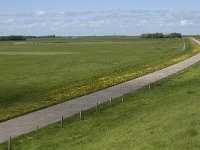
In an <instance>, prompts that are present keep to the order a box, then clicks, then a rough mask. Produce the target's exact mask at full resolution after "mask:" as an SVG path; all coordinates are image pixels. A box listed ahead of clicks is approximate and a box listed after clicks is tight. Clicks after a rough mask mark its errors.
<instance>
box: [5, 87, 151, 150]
mask: <svg viewBox="0 0 200 150" xmlns="http://www.w3.org/2000/svg"><path fill="white" fill-rule="evenodd" d="M148 88H149V90H151V84H149V86H148ZM112 101H113V98H112V97H110V100H109V102H110V107H111V106H112ZM121 102H124V96H122V99H121ZM98 111H99V103H97V104H96V112H98ZM79 118H80V120H82V118H83V111H82V110H80V112H79ZM60 127H61V128H63V127H64V116H62V117H61V120H60ZM35 132H36V134H35V137H36V139H38V138H39V126H38V125H37V127H36V131H35ZM11 141H12V137H11V136H10V137H9V140H8V150H11Z"/></svg>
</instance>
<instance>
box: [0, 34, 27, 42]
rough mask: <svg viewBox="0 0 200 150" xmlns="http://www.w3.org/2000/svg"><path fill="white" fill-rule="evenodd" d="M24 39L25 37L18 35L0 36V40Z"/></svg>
mask: <svg viewBox="0 0 200 150" xmlns="http://www.w3.org/2000/svg"><path fill="white" fill-rule="evenodd" d="M24 40H26V37H25V36H20V35H10V36H0V41H24Z"/></svg>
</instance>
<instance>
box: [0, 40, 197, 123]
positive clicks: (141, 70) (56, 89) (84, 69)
mask: <svg viewBox="0 0 200 150" xmlns="http://www.w3.org/2000/svg"><path fill="white" fill-rule="evenodd" d="M84 39H85V40H84ZM190 44H191V41H188V45H187V46H188V48H187V51H185V52H183V51H182V50H181V49H182V46H183V41H182V40H179V39H164V40H163V39H139V38H137V37H114V38H113V39H112V38H111V37H107V38H105V39H104V38H103V37H99V38H98V37H94V38H92V39H91V37H84V38H83V37H79V38H70V40H69V38H56V39H40V40H38V39H31V40H28V41H20V42H19V41H18V42H0V71H1V76H0V83H1V84H0V121H3V120H7V119H9V118H13V117H16V116H19V115H21V114H25V113H27V112H30V111H34V110H37V109H40V108H44V107H47V106H50V105H53V104H56V103H60V102H62V101H64V100H68V99H71V98H74V97H78V96H81V95H84V94H87V93H90V92H93V91H96V90H99V89H102V88H105V87H109V86H112V85H114V84H118V83H120V82H123V81H126V80H130V79H132V78H136V77H138V76H141V75H144V74H147V73H149V72H153V71H155V70H158V69H161V68H163V67H164V66H167V65H171V64H173V63H175V62H177V61H181V60H182V59H185V58H187V57H189V56H191V55H193V52H192V51H191V46H190ZM193 44H194V43H193ZM186 54H188V55H186ZM185 55H186V56H187V57H185ZM182 56H184V57H182ZM179 57H180V59H179ZM176 58H177V61H176ZM173 60H175V61H173ZM127 74H130V75H129V76H128V78H122V77H123V75H127Z"/></svg>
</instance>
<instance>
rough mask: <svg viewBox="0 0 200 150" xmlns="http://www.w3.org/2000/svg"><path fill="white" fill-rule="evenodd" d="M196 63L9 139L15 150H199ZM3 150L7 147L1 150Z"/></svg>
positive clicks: (198, 71)
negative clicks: (80, 111)
mask: <svg viewBox="0 0 200 150" xmlns="http://www.w3.org/2000/svg"><path fill="white" fill-rule="evenodd" d="M199 74H200V64H196V65H194V66H193V67H192V68H189V69H187V70H185V71H182V72H180V73H178V74H176V75H174V76H171V77H169V78H167V79H164V80H162V81H159V82H157V83H155V84H153V85H152V88H151V90H149V89H148V88H143V89H141V90H138V91H137V92H134V93H130V94H127V95H125V96H124V101H123V102H122V101H121V98H117V99H115V100H114V101H113V105H112V107H110V106H109V104H107V103H105V104H103V105H101V106H100V108H99V110H98V112H96V110H95V109H91V110H89V111H87V112H84V113H83V116H84V117H83V119H82V120H80V119H79V117H78V116H73V117H71V118H68V119H66V120H65V121H64V128H60V124H59V123H56V124H54V125H51V126H49V127H46V128H44V129H41V130H40V131H39V137H38V138H37V139H36V137H35V133H31V134H28V135H25V136H21V137H19V138H17V139H15V140H14V141H12V148H13V150H27V149H29V150H35V149H40V150H51V149H54V150H65V149H70V150H79V149H80V150H81V149H87V150H90V149H91V150H95V149H105V150H106V149H108V150H112V149H113V150H117V149H119V150H121V149H124V150H126V149H135V150H141V149H148V150H160V149H166V150H168V149H176V150H195V149H196V150H197V149H200V142H199V141H200V111H199V106H200V101H199V97H200V78H199ZM6 148H7V143H4V144H1V145H0V149H2V150H4V149H6Z"/></svg>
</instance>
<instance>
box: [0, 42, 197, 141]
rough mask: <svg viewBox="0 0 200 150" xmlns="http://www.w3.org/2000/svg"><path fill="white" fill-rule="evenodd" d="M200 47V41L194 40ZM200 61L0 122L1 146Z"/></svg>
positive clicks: (188, 61) (190, 59)
mask: <svg viewBox="0 0 200 150" xmlns="http://www.w3.org/2000/svg"><path fill="white" fill-rule="evenodd" d="M193 40H194V41H195V42H197V43H198V44H199V45H200V41H197V40H195V39H193ZM199 61H200V53H199V54H197V55H195V56H193V57H191V58H189V59H187V60H184V61H182V62H180V63H177V64H175V65H172V66H169V67H167V68H164V69H162V70H159V71H156V72H154V73H150V74H148V75H145V76H142V77H139V78H137V79H133V80H130V81H128V82H125V83H122V84H119V85H116V86H113V87H110V88H107V89H104V90H101V91H98V92H94V93H92V94H88V95H85V96H82V97H79V98H75V99H73V100H70V101H67V102H64V103H61V104H58V105H55V106H51V107H49V108H46V109H42V110H39V111H36V112H33V113H29V114H27V115H24V116H20V117H18V118H14V119H11V120H8V121H5V122H2V123H0V143H1V142H4V141H6V140H8V139H9V137H10V135H11V136H12V137H17V136H20V135H22V134H25V133H28V132H31V131H34V130H36V127H37V126H39V128H42V127H45V126H47V125H49V124H52V123H55V122H58V121H59V120H60V119H61V116H64V118H67V117H70V116H72V115H74V114H77V113H79V111H80V110H87V109H89V108H92V107H94V106H96V104H97V103H99V104H101V103H103V102H105V101H108V100H109V99H110V97H113V98H116V97H119V96H122V95H124V94H126V93H129V92H131V91H135V90H137V89H139V88H141V87H144V86H147V85H149V84H151V83H153V82H156V81H158V80H161V79H163V78H166V77H168V76H170V75H172V74H174V73H177V72H179V71H181V70H183V69H185V68H187V67H190V66H191V65H193V64H195V63H197V62H199Z"/></svg>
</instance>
